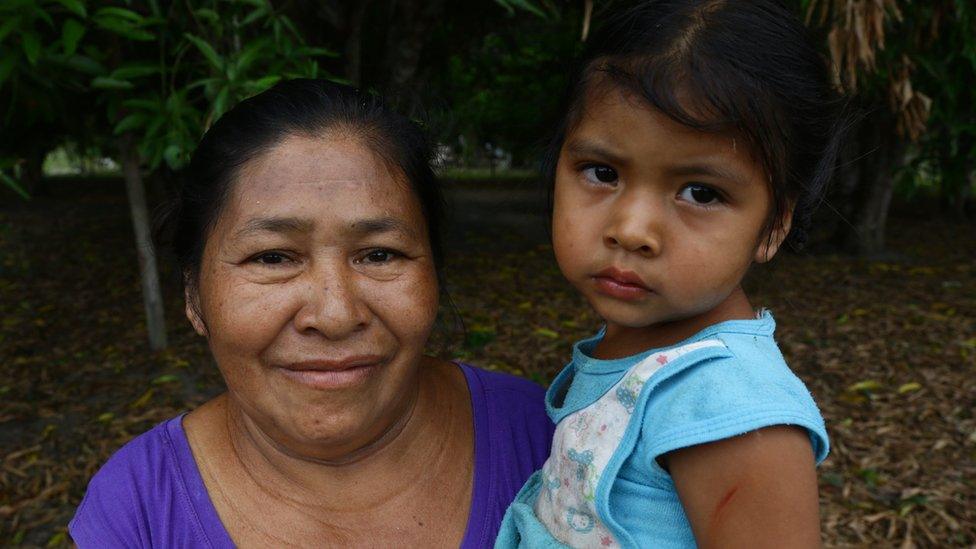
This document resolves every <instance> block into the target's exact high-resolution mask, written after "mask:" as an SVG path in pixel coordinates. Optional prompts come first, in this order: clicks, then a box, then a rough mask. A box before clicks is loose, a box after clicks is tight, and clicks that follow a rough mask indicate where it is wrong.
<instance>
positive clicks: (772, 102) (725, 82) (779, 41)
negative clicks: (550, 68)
mask: <svg viewBox="0 0 976 549" xmlns="http://www.w3.org/2000/svg"><path fill="white" fill-rule="evenodd" d="M573 82H575V83H574V84H573V87H572V88H571V89H570V95H569V97H568V98H567V108H566V109H565V111H564V112H565V113H566V114H565V115H564V117H563V119H562V120H561V121H560V123H559V124H558V126H557V129H556V134H555V135H554V137H553V139H552V140H551V142H550V144H549V147H548V150H547V153H546V155H545V157H544V159H543V166H542V170H543V177H544V178H545V181H546V182H547V184H548V185H549V188H550V191H551V189H552V186H553V185H554V184H555V175H556V163H557V161H558V159H559V153H560V149H561V148H562V146H563V142H564V141H565V139H566V136H567V134H568V133H569V132H571V131H572V130H573V128H574V127H575V125H576V124H577V123H578V122H579V121H580V119H581V117H582V115H583V111H584V109H585V104H586V99H587V97H588V96H589V95H590V94H592V93H594V91H596V90H597V89H599V88H606V87H613V88H617V89H620V90H622V91H624V92H626V93H629V94H633V95H635V96H636V97H640V98H642V99H643V100H644V101H646V102H647V104H649V105H650V106H652V107H654V108H655V109H657V110H659V111H661V112H663V113H664V114H666V115H668V116H670V117H671V118H672V119H674V120H676V121H677V122H679V123H681V124H684V125H686V126H689V127H692V128H696V129H700V130H704V131H709V132H729V133H732V134H733V135H737V136H741V137H743V138H744V139H745V140H746V141H747V143H748V145H749V146H750V148H751V151H752V153H753V154H754V156H755V157H756V159H757V160H758V161H759V162H761V164H762V166H763V168H764V170H765V172H766V174H767V176H768V178H769V184H770V189H771V191H772V194H773V208H772V211H771V212H770V216H769V220H768V221H767V224H766V228H765V231H764V233H765V234H766V236H767V237H771V235H772V233H773V231H774V230H775V229H777V228H778V224H779V222H780V221H781V220H782V219H783V217H782V216H783V214H784V213H785V212H786V211H787V209H788V208H789V207H790V206H792V207H793V222H792V228H791V231H790V234H789V236H788V238H787V242H788V243H789V244H790V245H792V246H793V247H799V246H801V245H802V244H803V243H804V241H805V240H806V235H807V229H808V228H809V225H810V217H811V215H812V213H813V211H814V209H815V208H816V206H817V205H818V204H819V202H820V201H821V199H822V197H823V195H824V190H825V187H826V185H827V183H828V182H829V180H830V178H831V175H832V172H833V170H834V167H835V164H836V161H837V157H838V155H839V152H840V148H841V141H842V133H843V131H842V129H843V128H844V126H845V124H844V123H843V121H842V118H843V117H842V116H841V113H842V112H843V110H844V107H843V102H842V100H841V98H840V97H839V96H838V95H837V94H836V93H835V92H834V91H833V90H832V88H831V86H830V76H829V72H828V68H827V63H826V61H825V59H824V58H823V56H821V54H820V53H819V52H818V51H817V49H816V48H815V47H814V45H813V44H812V42H811V40H810V39H809V38H808V36H807V32H806V28H805V27H804V26H803V24H802V23H801V22H800V21H799V19H798V18H797V17H796V15H795V14H794V13H792V12H791V11H790V9H788V8H787V7H786V6H785V5H783V4H782V3H781V2H778V1H775V0H651V1H646V2H640V3H639V4H637V5H635V6H633V7H632V8H630V9H626V10H623V11H621V12H619V13H618V14H616V15H614V16H612V17H611V18H610V19H608V20H607V21H606V22H605V24H604V25H603V26H602V28H600V29H599V30H598V31H597V33H596V34H595V35H594V36H593V38H592V41H591V42H590V44H589V45H588V47H587V51H586V53H585V54H584V57H583V59H582V64H581V66H580V68H579V69H578V73H577V75H576V78H575V79H574V80H573ZM550 197H551V192H550ZM550 206H551V200H550Z"/></svg>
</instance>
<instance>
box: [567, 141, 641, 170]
mask: <svg viewBox="0 0 976 549" xmlns="http://www.w3.org/2000/svg"><path fill="white" fill-rule="evenodd" d="M566 152H568V153H569V154H571V155H573V156H582V157H586V158H593V159H597V160H603V161H605V162H607V163H609V164H613V165H615V166H621V165H624V164H627V160H626V159H625V158H624V157H622V156H620V155H619V154H616V153H614V152H613V151H611V150H610V149H609V148H607V147H606V146H604V145H601V144H600V143H596V142H594V141H580V140H574V141H570V142H569V143H566Z"/></svg>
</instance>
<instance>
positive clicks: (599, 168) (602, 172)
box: [583, 164, 619, 185]
mask: <svg viewBox="0 0 976 549" xmlns="http://www.w3.org/2000/svg"><path fill="white" fill-rule="evenodd" d="M583 177H585V178H586V179H587V181H589V182H590V183H595V184H600V185H606V184H611V183H616V182H617V178H618V177H619V176H618V175H617V170H615V169H613V168H611V167H610V166H605V165H602V164H597V165H595V166H589V167H587V168H585V169H584V170H583Z"/></svg>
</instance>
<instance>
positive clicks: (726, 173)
mask: <svg viewBox="0 0 976 549" xmlns="http://www.w3.org/2000/svg"><path fill="white" fill-rule="evenodd" d="M667 174H668V175H669V176H671V177H694V176H696V175H704V176H707V177H714V178H716V179H726V180H729V181H731V182H733V183H736V184H739V185H747V184H749V179H748V178H746V177H743V176H742V175H741V174H739V172H737V171H734V170H728V169H725V168H723V167H721V166H714V165H712V164H686V165H682V166H673V167H671V168H668V169H667Z"/></svg>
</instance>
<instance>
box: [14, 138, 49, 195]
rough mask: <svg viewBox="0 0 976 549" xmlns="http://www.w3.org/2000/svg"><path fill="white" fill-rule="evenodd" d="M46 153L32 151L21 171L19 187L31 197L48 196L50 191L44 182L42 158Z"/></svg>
mask: <svg viewBox="0 0 976 549" xmlns="http://www.w3.org/2000/svg"><path fill="white" fill-rule="evenodd" d="M45 156H47V151H43V150H39V149H34V150H31V151H30V152H29V153H28V154H27V157H26V158H25V161H24V164H23V168H22V169H21V186H22V187H23V188H24V190H26V191H27V194H29V195H31V196H48V195H50V194H51V193H50V190H49V189H48V185H47V184H46V183H45V181H44V157H45Z"/></svg>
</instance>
